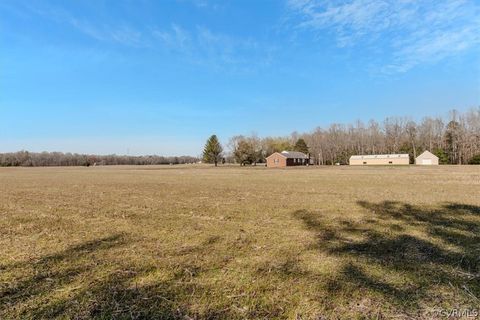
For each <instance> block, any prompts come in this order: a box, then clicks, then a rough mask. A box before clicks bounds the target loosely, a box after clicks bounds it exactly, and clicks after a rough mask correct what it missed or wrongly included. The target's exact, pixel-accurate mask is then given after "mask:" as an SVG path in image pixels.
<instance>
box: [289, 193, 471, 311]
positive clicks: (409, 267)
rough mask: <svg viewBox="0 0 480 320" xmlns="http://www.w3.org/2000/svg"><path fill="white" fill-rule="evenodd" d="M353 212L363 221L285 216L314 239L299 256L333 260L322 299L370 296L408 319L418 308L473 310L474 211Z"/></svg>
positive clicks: (395, 208) (393, 207)
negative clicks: (315, 254) (336, 262)
mask: <svg viewBox="0 0 480 320" xmlns="http://www.w3.org/2000/svg"><path fill="white" fill-rule="evenodd" d="M358 205H359V206H360V207H362V208H364V209H366V215H365V216H364V218H363V219H362V220H361V221H357V222H352V221H348V220H337V221H335V220H332V219H331V217H328V216H325V215H323V214H322V213H320V212H311V211H307V210H298V211H296V212H294V213H293V216H294V217H295V218H297V219H299V220H300V221H302V223H303V224H304V226H305V227H306V228H307V229H308V230H311V231H312V232H313V233H314V234H315V237H316V238H315V242H314V245H313V247H309V248H307V250H318V251H321V252H322V253H323V254H326V255H327V256H333V257H336V258H341V261H342V263H341V265H340V269H339V270H338V272H337V276H336V277H334V279H332V280H330V281H329V282H328V283H327V284H326V285H325V288H326V290H327V291H328V292H329V295H331V296H332V297H334V296H335V295H337V294H342V295H345V294H346V293H352V294H353V293H357V294H358V296H361V295H362V294H361V293H362V292H363V293H366V294H370V295H372V294H373V296H380V297H381V298H382V299H384V300H385V301H387V302H388V303H390V304H391V305H393V306H394V307H396V308H398V309H400V310H403V311H405V312H407V313H410V314H412V313H415V312H416V311H418V310H419V309H420V308H421V306H425V304H428V305H431V306H432V307H435V306H454V305H456V306H459V305H463V306H472V307H477V306H478V305H479V304H480V300H479V298H480V207H478V206H472V205H464V204H456V203H453V204H452V203H450V204H445V205H442V206H438V207H435V208H425V207H419V206H414V205H410V204H407V203H400V202H392V201H385V202H380V203H372V202H366V201H359V202H358Z"/></svg>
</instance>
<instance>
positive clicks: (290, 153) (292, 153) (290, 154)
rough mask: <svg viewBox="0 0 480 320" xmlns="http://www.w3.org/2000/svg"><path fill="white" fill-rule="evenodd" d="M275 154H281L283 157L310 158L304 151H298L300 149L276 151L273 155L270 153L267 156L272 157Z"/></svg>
mask: <svg viewBox="0 0 480 320" xmlns="http://www.w3.org/2000/svg"><path fill="white" fill-rule="evenodd" d="M274 154H279V155H281V156H282V157H285V158H287V159H308V156H307V155H306V154H305V153H303V152H298V151H282V152H274V153H272V154H271V155H269V156H268V157H267V158H270V157H271V156H273V155H274Z"/></svg>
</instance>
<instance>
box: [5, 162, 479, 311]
mask: <svg viewBox="0 0 480 320" xmlns="http://www.w3.org/2000/svg"><path fill="white" fill-rule="evenodd" d="M0 188H1V190H0V230H1V234H0V318H2V319H10V318H12V319H13V318H32V319H33V318H35V319H37V318H53V317H58V318H92V317H94V318H165V319H168V318H302V319H304V318H305V319H309V318H321V317H324V318H326V319H333V318H342V319H351V318H408V317H411V318H437V317H440V316H439V315H438V314H435V313H434V312H433V311H434V308H446V309H449V308H464V309H465V308H478V307H479V305H480V300H479V298H480V278H479V277H480V261H479V260H480V170H479V168H478V167H473V166H472V167H455V166H440V167H430V168H427V167H422V168H421V167H413V166H412V167H376V168H372V167H362V168H358V167H357V168H353V167H334V168H333V167H323V168H312V167H311V168H296V169H287V170H268V169H266V168H238V167H219V168H210V167H198V166H178V167H96V168H10V169H0Z"/></svg>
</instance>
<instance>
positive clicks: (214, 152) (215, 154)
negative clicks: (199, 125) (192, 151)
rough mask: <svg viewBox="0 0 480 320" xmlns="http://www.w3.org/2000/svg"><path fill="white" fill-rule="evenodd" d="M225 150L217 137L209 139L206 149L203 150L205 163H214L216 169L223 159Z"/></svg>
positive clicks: (213, 136)
mask: <svg viewBox="0 0 480 320" xmlns="http://www.w3.org/2000/svg"><path fill="white" fill-rule="evenodd" d="M222 152H223V148H222V145H221V144H220V142H219V141H218V138H217V136H216V135H212V136H211V137H210V138H208V140H207V143H206V144H205V148H203V161H205V162H206V163H214V164H215V167H216V166H217V164H218V162H219V161H220V160H221V158H222Z"/></svg>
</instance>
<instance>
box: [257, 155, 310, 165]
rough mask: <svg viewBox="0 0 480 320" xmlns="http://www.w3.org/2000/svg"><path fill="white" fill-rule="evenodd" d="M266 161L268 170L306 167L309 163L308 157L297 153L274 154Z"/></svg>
mask: <svg viewBox="0 0 480 320" xmlns="http://www.w3.org/2000/svg"><path fill="white" fill-rule="evenodd" d="M266 160H267V167H269V168H283V167H290V166H306V165H308V164H309V163H310V160H309V158H308V156H307V155H306V154H305V153H302V152H298V151H282V152H275V153H272V154H271V155H269V156H268V157H267V158H266Z"/></svg>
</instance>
